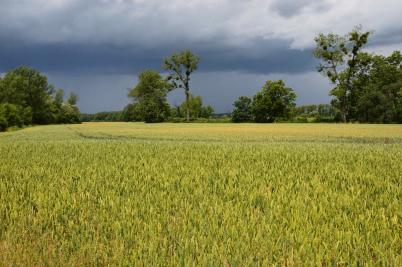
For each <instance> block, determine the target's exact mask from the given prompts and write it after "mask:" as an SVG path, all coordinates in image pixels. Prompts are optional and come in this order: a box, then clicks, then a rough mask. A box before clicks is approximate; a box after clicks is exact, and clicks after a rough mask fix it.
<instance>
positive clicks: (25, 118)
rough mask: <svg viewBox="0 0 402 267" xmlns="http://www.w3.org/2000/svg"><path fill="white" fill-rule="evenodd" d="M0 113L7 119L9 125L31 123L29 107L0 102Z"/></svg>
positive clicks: (19, 125)
mask: <svg viewBox="0 0 402 267" xmlns="http://www.w3.org/2000/svg"><path fill="white" fill-rule="evenodd" d="M0 113H1V114H2V116H3V118H4V119H5V120H6V121H7V124H8V126H9V127H11V126H17V127H22V126H23V125H29V124H31V120H32V112H31V110H30V108H23V107H21V106H19V105H14V104H9V103H4V104H0Z"/></svg>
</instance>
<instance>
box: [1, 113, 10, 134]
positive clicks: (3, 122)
mask: <svg viewBox="0 0 402 267" xmlns="http://www.w3.org/2000/svg"><path fill="white" fill-rule="evenodd" d="M7 127H8V121H7V119H6V117H5V116H4V115H3V114H2V113H1V112H0V132H4V131H5V130H7Z"/></svg>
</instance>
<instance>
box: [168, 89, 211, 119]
mask: <svg viewBox="0 0 402 267" xmlns="http://www.w3.org/2000/svg"><path fill="white" fill-rule="evenodd" d="M187 106H188V107H189V112H188V113H189V114H190V118H191V119H192V120H196V119H199V118H206V119H208V118H210V117H211V116H212V114H213V113H214V109H213V107H212V106H204V105H203V101H202V97H201V96H194V95H192V94H191V93H190V94H189V98H188V101H187V100H186V101H184V102H183V103H182V104H181V105H180V106H178V107H173V108H171V117H172V118H178V117H185V116H186V114H187ZM186 120H187V119H186Z"/></svg>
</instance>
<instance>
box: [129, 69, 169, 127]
mask: <svg viewBox="0 0 402 267" xmlns="http://www.w3.org/2000/svg"><path fill="white" fill-rule="evenodd" d="M138 79H139V82H138V84H137V85H136V86H135V87H134V88H133V89H132V90H131V91H130V92H129V97H132V98H133V99H134V102H135V103H136V104H138V106H136V109H137V108H138V110H139V112H140V115H141V118H142V119H143V120H144V121H145V122H162V121H164V120H165V119H166V118H167V117H168V116H169V111H170V110H169V104H168V103H167V100H166V95H167V93H168V92H169V90H170V89H171V86H170V84H169V83H168V82H166V81H165V80H163V79H162V76H161V75H160V74H159V73H158V72H156V71H153V70H146V71H143V72H141V73H140V74H139V76H138Z"/></svg>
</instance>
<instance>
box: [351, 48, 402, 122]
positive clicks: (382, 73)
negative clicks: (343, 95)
mask: <svg viewBox="0 0 402 267" xmlns="http://www.w3.org/2000/svg"><path fill="white" fill-rule="evenodd" d="M365 62H366V63H365V64H364V65H363V66H359V67H360V71H359V73H358V75H357V77H356V79H355V80H354V83H353V86H354V88H355V89H354V94H353V95H351V97H350V98H351V99H353V109H352V113H351V114H352V118H353V119H354V120H358V121H361V122H371V123H373V122H376V123H391V122H398V121H400V120H399V118H400V117H399V115H398V106H399V103H400V101H401V99H400V94H399V92H400V90H401V88H402V56H401V54H400V52H399V51H395V52H394V53H393V54H391V55H390V56H389V57H384V56H380V55H365Z"/></svg>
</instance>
